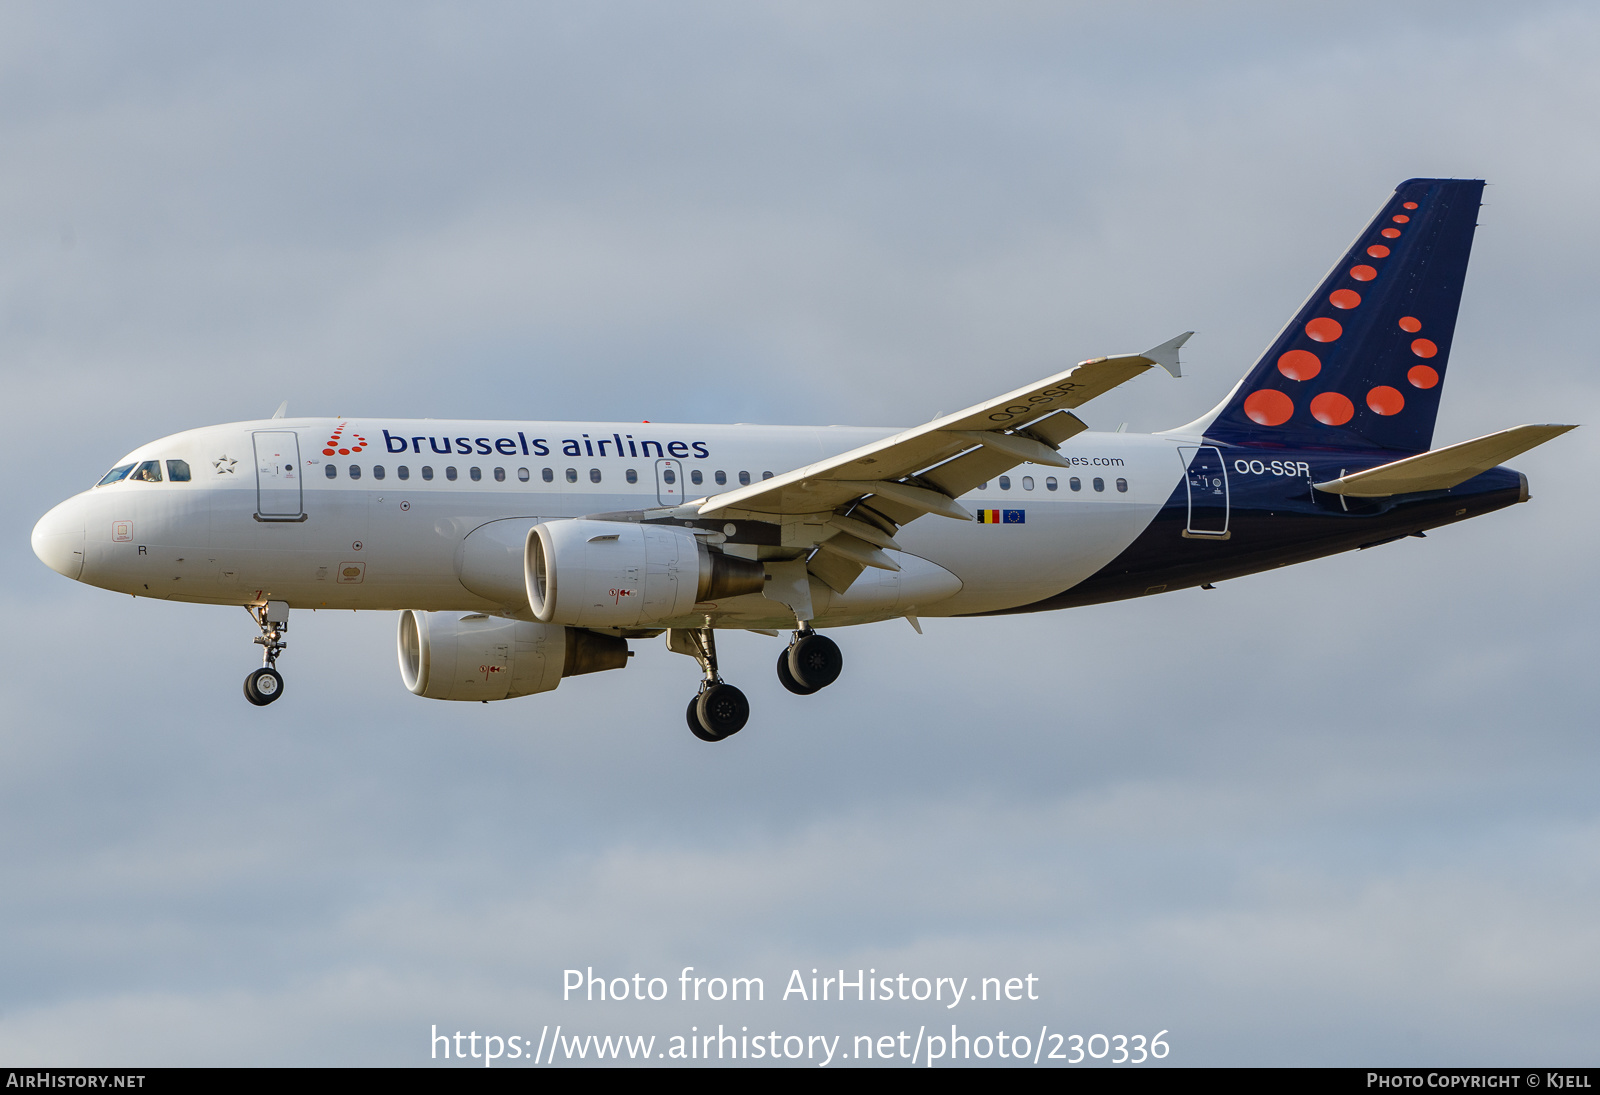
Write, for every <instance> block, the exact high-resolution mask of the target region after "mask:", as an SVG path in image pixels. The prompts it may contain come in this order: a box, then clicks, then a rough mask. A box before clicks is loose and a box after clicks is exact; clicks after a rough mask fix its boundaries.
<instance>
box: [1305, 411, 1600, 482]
mask: <svg viewBox="0 0 1600 1095" xmlns="http://www.w3.org/2000/svg"><path fill="white" fill-rule="evenodd" d="M1575 429H1577V427H1576V426H1561V425H1543V426H1513V427H1512V428H1511V429H1509V430H1501V431H1500V432H1499V433H1491V434H1489V435H1488V436H1487V437H1479V438H1476V439H1475V440H1472V441H1463V442H1461V444H1459V445H1449V446H1446V447H1445V448H1442V449H1435V450H1434V451H1432V452H1425V453H1421V454H1420V455H1417V456H1408V457H1406V458H1405V459H1404V460H1396V461H1395V462H1394V463H1392V464H1383V465H1381V466H1379V467H1376V468H1368V469H1367V470H1366V471H1358V472H1355V473H1353V474H1351V475H1343V476H1340V477H1339V478H1338V479H1331V480H1329V481H1328V482H1326V483H1316V484H1313V485H1314V486H1315V487H1316V489H1317V490H1321V491H1327V492H1328V493H1329V494H1343V495H1347V496H1349V497H1351V498H1387V497H1388V496H1389V495H1391V494H1413V493H1415V492H1417V491H1424V490H1449V489H1450V488H1451V487H1453V486H1456V485H1457V484H1459V483H1465V482H1466V481H1467V480H1468V479H1471V478H1472V477H1473V476H1474V475H1482V474H1483V473H1484V472H1486V471H1488V470H1489V469H1490V468H1493V467H1496V466H1497V465H1499V464H1501V463H1502V462H1504V461H1506V460H1509V459H1511V458H1512V457H1513V456H1516V455H1518V454H1519V453H1524V452H1527V451H1528V450H1529V449H1531V448H1533V447H1534V446H1536V445H1542V444H1544V443H1545V442H1546V441H1548V440H1550V439H1551V438H1552V437H1559V436H1560V435H1562V434H1564V433H1566V432H1567V431H1568V430H1575Z"/></svg>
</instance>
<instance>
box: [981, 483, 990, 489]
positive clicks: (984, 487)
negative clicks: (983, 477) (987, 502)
mask: <svg viewBox="0 0 1600 1095" xmlns="http://www.w3.org/2000/svg"><path fill="white" fill-rule="evenodd" d="M978 489H979V490H988V489H989V484H988V483H979V484H978Z"/></svg>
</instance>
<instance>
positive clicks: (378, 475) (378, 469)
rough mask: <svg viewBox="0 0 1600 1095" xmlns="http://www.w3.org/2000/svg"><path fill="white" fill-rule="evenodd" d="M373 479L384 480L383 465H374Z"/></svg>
mask: <svg viewBox="0 0 1600 1095" xmlns="http://www.w3.org/2000/svg"><path fill="white" fill-rule="evenodd" d="M372 478H374V479H382V478H383V465H382V464H374V465H372Z"/></svg>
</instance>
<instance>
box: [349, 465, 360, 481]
mask: <svg viewBox="0 0 1600 1095" xmlns="http://www.w3.org/2000/svg"><path fill="white" fill-rule="evenodd" d="M350 478H352V479H360V478H361V465H360V464H351V465H350Z"/></svg>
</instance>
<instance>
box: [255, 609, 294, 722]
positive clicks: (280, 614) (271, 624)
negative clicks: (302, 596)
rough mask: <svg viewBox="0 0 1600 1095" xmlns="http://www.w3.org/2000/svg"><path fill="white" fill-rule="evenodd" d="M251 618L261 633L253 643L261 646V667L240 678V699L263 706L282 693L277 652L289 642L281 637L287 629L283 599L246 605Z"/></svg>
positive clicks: (281, 675) (286, 611) (287, 621)
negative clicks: (242, 678)
mask: <svg viewBox="0 0 1600 1095" xmlns="http://www.w3.org/2000/svg"><path fill="white" fill-rule="evenodd" d="M246 607H247V608H249V610H250V615H252V616H254V617H255V621H256V624H257V626H259V627H260V628H261V634H259V635H257V636H256V640H255V641H256V642H257V643H259V644H260V645H261V646H262V647H263V650H262V655H261V661H262V663H263V664H262V666H261V668H260V669H257V670H256V671H255V672H254V673H251V674H250V675H249V676H248V677H246V678H245V679H244V698H245V699H247V700H249V701H250V702H251V703H253V704H255V705H256V706H257V707H265V706H266V705H267V704H269V703H271V702H272V701H273V700H275V699H277V698H278V697H279V696H281V695H283V674H282V673H279V672H278V655H279V654H282V653H283V649H284V647H286V646H288V645H289V644H288V643H286V642H285V641H284V639H283V635H284V632H286V631H288V630H289V605H288V603H287V602H285V601H268V602H267V603H266V604H264V605H258V606H255V607H251V606H248V605H247V606H246Z"/></svg>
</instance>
